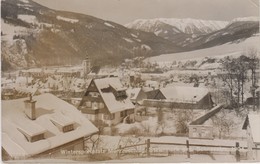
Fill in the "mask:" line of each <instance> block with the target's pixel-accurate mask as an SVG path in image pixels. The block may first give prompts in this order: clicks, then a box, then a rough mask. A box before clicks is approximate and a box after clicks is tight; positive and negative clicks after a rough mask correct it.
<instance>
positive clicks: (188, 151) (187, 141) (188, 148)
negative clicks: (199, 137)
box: [186, 140, 190, 158]
mask: <svg viewBox="0 0 260 164" xmlns="http://www.w3.org/2000/svg"><path fill="white" fill-rule="evenodd" d="M186 146H187V157H188V158H190V145H189V140H186Z"/></svg>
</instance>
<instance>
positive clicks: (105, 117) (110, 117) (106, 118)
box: [103, 113, 115, 120]
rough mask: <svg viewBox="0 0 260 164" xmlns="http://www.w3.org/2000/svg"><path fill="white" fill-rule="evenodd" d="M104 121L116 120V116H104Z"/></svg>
mask: <svg viewBox="0 0 260 164" xmlns="http://www.w3.org/2000/svg"><path fill="white" fill-rule="evenodd" d="M103 118H104V120H113V119H115V114H114V113H113V114H104V115H103Z"/></svg>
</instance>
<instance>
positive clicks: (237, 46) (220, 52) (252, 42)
mask: <svg viewBox="0 0 260 164" xmlns="http://www.w3.org/2000/svg"><path fill="white" fill-rule="evenodd" d="M259 45H260V36H259V34H257V35H254V36H252V37H250V38H247V39H245V40H239V41H237V42H235V43H231V42H229V43H226V44H223V45H219V46H215V47H211V48H206V49H200V50H195V51H189V52H181V53H172V54H163V55H160V56H156V57H151V58H148V59H147V61H150V62H158V63H164V62H165V63H169V62H173V61H180V60H194V59H200V58H204V57H224V56H229V55H231V56H237V55H241V54H242V53H243V52H246V51H247V50H249V49H251V48H257V49H258V50H260V47H259Z"/></svg>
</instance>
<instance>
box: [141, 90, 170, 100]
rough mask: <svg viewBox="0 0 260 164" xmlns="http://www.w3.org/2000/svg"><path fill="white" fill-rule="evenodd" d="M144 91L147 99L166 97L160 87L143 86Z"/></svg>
mask: <svg viewBox="0 0 260 164" xmlns="http://www.w3.org/2000/svg"><path fill="white" fill-rule="evenodd" d="M144 91H145V94H146V97H147V99H153V100H162V99H166V97H165V96H164V95H163V94H162V92H161V90H160V89H152V88H150V89H146V88H144Z"/></svg>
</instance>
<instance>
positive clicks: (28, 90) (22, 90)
mask: <svg viewBox="0 0 260 164" xmlns="http://www.w3.org/2000/svg"><path fill="white" fill-rule="evenodd" d="M15 90H16V91H17V92H20V93H24V94H29V93H30V94H32V95H35V94H38V93H37V92H39V90H38V89H37V88H32V87H28V88H26V87H15Z"/></svg>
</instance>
